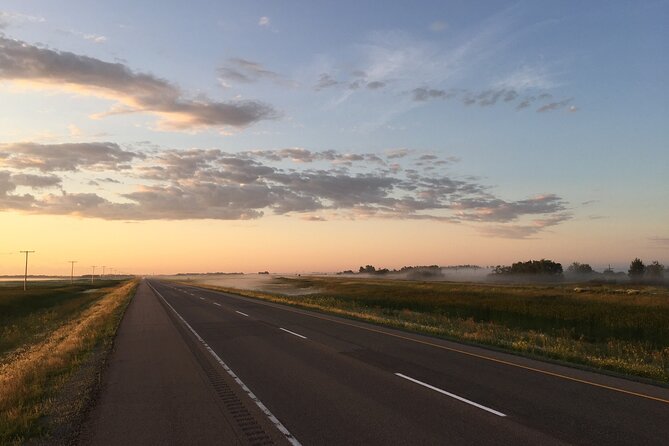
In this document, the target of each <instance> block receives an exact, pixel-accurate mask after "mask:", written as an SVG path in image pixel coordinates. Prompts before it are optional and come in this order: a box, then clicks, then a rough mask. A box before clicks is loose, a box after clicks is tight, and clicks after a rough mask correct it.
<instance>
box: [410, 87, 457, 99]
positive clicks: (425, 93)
mask: <svg viewBox="0 0 669 446" xmlns="http://www.w3.org/2000/svg"><path fill="white" fill-rule="evenodd" d="M411 93H412V94H413V100H414V101H416V102H424V101H427V100H428V99H447V98H449V97H453V95H451V93H447V92H446V91H445V90H439V89H436V88H425V87H418V88H414V89H413V90H412V91H411Z"/></svg>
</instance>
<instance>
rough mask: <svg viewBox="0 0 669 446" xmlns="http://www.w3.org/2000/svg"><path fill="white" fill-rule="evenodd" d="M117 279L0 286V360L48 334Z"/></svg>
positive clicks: (93, 300)
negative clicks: (24, 286)
mask: <svg viewBox="0 0 669 446" xmlns="http://www.w3.org/2000/svg"><path fill="white" fill-rule="evenodd" d="M117 283H118V282H117V281H107V280H105V281H96V282H94V283H93V284H91V283H90V282H88V281H80V282H75V283H74V284H70V282H69V281H39V282H33V283H29V284H28V290H27V291H23V283H22V282H21V283H19V282H5V283H2V284H1V285H0V362H2V359H3V357H5V356H6V355H7V354H10V353H11V352H12V351H15V350H17V349H20V348H21V347H22V346H25V345H30V344H32V343H34V342H36V341H38V340H39V339H41V338H43V337H44V336H46V335H47V334H48V333H50V332H51V331H52V330H53V329H54V328H55V327H58V326H59V325H60V324H61V323H62V322H63V321H65V320H67V319H69V318H71V317H72V316H74V315H76V314H78V313H80V312H81V311H83V310H84V309H86V308H87V307H88V306H89V305H90V304H91V303H93V302H95V301H96V300H97V299H98V298H100V296H102V295H103V294H104V293H105V292H107V291H108V290H106V288H108V287H110V286H113V285H115V284H117Z"/></svg>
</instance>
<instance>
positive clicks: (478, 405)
mask: <svg viewBox="0 0 669 446" xmlns="http://www.w3.org/2000/svg"><path fill="white" fill-rule="evenodd" d="M395 375H397V376H399V377H400V378H404V379H406V380H408V381H411V382H413V383H416V384H418V385H420V386H423V387H426V388H428V389H430V390H434V391H435V392H439V393H441V394H443V395H446V396H449V397H451V398H453V399H456V400H458V401H461V402H463V403H466V404H469V405H471V406H474V407H477V408H479V409H481V410H485V411H486V412H490V413H491V414H494V415H497V416H498V417H506V414H504V413H502V412H500V411H497V410H495V409H491V408H490V407H487V406H484V405H483V404H479V403H475V402H474V401H472V400H468V399H467V398H463V397H461V396H459V395H456V394H454V393H451V392H447V391H446V390H444V389H440V388H439V387H435V386H433V385H430V384H428V383H425V382H423V381H419V380H417V379H415V378H412V377H410V376H407V375H404V374H402V373H395Z"/></svg>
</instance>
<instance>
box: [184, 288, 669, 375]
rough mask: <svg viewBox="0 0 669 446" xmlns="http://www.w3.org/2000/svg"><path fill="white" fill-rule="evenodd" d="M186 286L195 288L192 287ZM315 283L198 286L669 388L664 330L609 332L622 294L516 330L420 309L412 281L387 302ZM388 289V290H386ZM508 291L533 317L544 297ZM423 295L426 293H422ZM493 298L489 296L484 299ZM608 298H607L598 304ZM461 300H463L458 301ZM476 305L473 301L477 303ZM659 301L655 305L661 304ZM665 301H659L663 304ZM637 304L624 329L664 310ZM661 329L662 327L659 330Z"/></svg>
mask: <svg viewBox="0 0 669 446" xmlns="http://www.w3.org/2000/svg"><path fill="white" fill-rule="evenodd" d="M286 280H293V279H286ZM305 280H307V281H308V280H309V279H302V281H303V282H304V281H305ZM342 283H344V282H342ZM184 284H187V285H193V283H192V282H191V283H184ZM301 285H303V284H301ZM301 285H300V284H299V281H298V288H301V289H302V288H304V286H301ZM312 285H313V286H314V287H315V288H319V291H318V292H317V293H314V294H300V295H284V294H275V293H268V292H264V291H255V290H243V289H237V288H230V287H222V286H216V285H206V284H197V286H200V287H203V288H210V289H215V290H219V291H224V292H229V293H233V294H238V295H242V296H247V297H253V298H258V299H263V300H267V301H271V302H276V303H281V304H287V305H291V306H295V307H299V308H304V309H309V310H316V311H320V312H323V313H329V314H334V315H338V316H343V317H346V318H351V319H357V320H361V321H365V322H370V323H374V324H378V325H383V326H388V327H392V328H399V329H402V330H406V331H411V332H416V333H421V334H427V335H431V336H436V337H442V338H446V339H453V340H461V341H465V342H469V343H473V344H480V345H484V346H485V345H487V346H492V347H495V348H500V349H502V350H507V351H510V352H513V353H517V354H521V355H523V356H528V357H534V358H538V359H542V358H545V359H549V360H556V361H558V362H567V363H571V364H576V365H581V366H586V367H588V368H594V369H598V370H601V371H610V372H614V373H620V374H623V375H628V376H631V377H640V378H645V379H650V380H652V381H655V382H658V383H664V384H667V383H669V345H667V343H666V342H664V338H665V337H666V336H664V335H663V336H660V335H661V333H659V332H658V333H655V335H656V336H654V335H653V333H652V331H653V330H654V328H652V327H651V328H650V332H649V331H648V327H646V331H645V332H644V334H643V336H635V332H636V328H635V327H632V329H631V330H619V329H616V328H615V327H614V326H613V325H611V326H609V324H610V323H611V320H610V318H611V316H610V313H611V312H613V313H616V312H619V311H620V310H621V309H624V308H627V306H619V304H620V299H619V298H618V297H617V296H611V297H610V298H609V297H607V296H594V297H593V299H596V300H598V302H596V305H595V308H594V311H603V313H602V314H603V316H602V318H601V320H600V319H597V318H592V314H589V313H580V312H579V311H578V309H577V308H573V309H572V311H570V313H572V314H576V315H578V317H579V318H580V319H583V320H582V321H580V320H569V321H563V322H564V323H562V324H556V321H555V317H558V316H555V317H554V318H553V320H550V319H549V320H548V323H546V324H543V318H541V323H540V324H538V325H537V326H535V327H533V328H528V327H527V326H523V324H520V326H518V325H516V326H514V325H513V324H512V323H508V322H509V321H508V320H505V318H504V315H502V317H500V318H499V319H498V320H496V319H495V318H496V316H497V315H496V314H495V313H494V312H492V314H493V315H492V316H491V317H490V318H489V319H488V320H481V319H477V318H476V317H471V316H468V315H463V314H462V313H461V311H460V310H461V309H462V307H458V311H452V310H453V308H452V307H451V308H449V304H448V303H443V302H442V303H441V304H439V305H437V306H435V307H434V308H431V309H429V308H428V309H422V310H421V308H422V307H424V306H425V303H426V302H429V299H428V298H427V297H426V296H422V297H420V296H419V297H412V290H410V289H408V288H409V287H411V286H422V284H420V283H417V284H411V283H410V282H407V283H405V284H396V285H397V286H399V287H402V286H406V287H407V289H402V290H400V291H398V293H399V294H402V293H404V294H405V295H404V296H403V297H402V298H401V299H397V298H395V299H393V298H392V297H390V296H387V295H386V296H385V297H384V298H383V299H380V298H379V296H378V295H377V292H378V290H375V289H373V288H371V287H373V286H374V283H370V284H369V285H370V288H366V287H361V286H360V285H362V284H357V285H356V288H357V287H359V286H360V287H359V289H356V291H355V292H348V291H346V290H345V289H343V288H340V289H339V292H338V290H337V288H338V287H337V285H336V283H335V282H334V281H321V280H320V279H315V280H313V284H312ZM386 285H387V284H384V286H386ZM453 288H454V289H457V290H458V293H461V292H463V291H467V289H469V288H471V289H474V290H476V292H477V293H479V292H481V288H482V287H480V286H478V285H474V284H472V285H470V284H455V285H454V287H453ZM488 291H489V292H490V293H493V294H494V293H496V292H497V291H496V289H495V288H490V289H489V290H488ZM502 291H503V292H504V293H506V295H505V297H504V299H507V300H511V301H513V300H517V302H516V304H517V306H518V307H521V308H520V309H521V312H522V311H531V310H527V308H530V307H528V306H527V302H528V300H529V301H531V300H534V299H533V296H531V295H529V296H528V294H531V293H537V297H538V298H540V297H541V296H540V293H542V292H545V291H546V290H543V289H541V288H537V289H536V290H534V289H530V288H528V289H525V288H523V287H518V290H515V289H514V288H511V287H505V288H504V290H502ZM514 293H518V296H514ZM523 293H525V295H523ZM417 294H420V292H418V293H417ZM579 296H580V295H579ZM489 297H490V296H485V298H486V299H488V298H489ZM581 297H582V298H583V302H584V306H587V305H589V304H592V302H589V303H588V302H586V299H588V298H587V297H585V296H581ZM602 298H603V299H604V300H603V301H601V302H599V301H600V300H602ZM402 299H404V300H405V301H404V303H401V302H400V301H401V300H402ZM460 299H461V298H460V297H458V298H457V299H455V300H460ZM467 300H469V299H467ZM471 300H472V301H474V300H475V299H471ZM558 300H560V299H552V298H548V299H545V300H544V301H543V302H544V303H543V306H545V307H546V308H540V309H538V311H539V312H542V313H546V312H548V313H550V312H551V311H553V310H555V309H557V308H559V306H561V305H562V304H563V303H560V302H557V301H558ZM638 300H639V297H638V296H633V300H632V301H633V302H637V301H638ZM653 300H654V301H657V299H653ZM662 300H663V299H660V301H662ZM554 301H555V302H554ZM384 302H385V304H384ZM489 303H490V301H487V302H481V303H480V306H482V307H483V306H488V305H489ZM473 305H478V304H473ZM501 305H502V306H508V305H511V304H510V303H509V302H504V303H502V304H501ZM551 305H554V307H551ZM574 305H578V304H577V303H576V304H574ZM607 306H610V307H611V309H608V308H606V307H607ZM633 306H635V307H637V308H636V310H637V311H638V312H642V313H643V314H634V315H630V317H629V318H628V319H625V318H627V315H625V314H620V319H621V321H620V324H621V325H623V326H624V325H626V324H628V323H631V322H634V323H636V320H637V319H639V317H640V316H643V315H644V314H645V313H648V314H647V316H648V317H649V318H653V316H657V314H655V313H657V312H658V308H656V307H655V306H654V305H647V303H645V302H643V303H634V304H633ZM665 306H667V307H669V302H667V303H666V304H662V307H661V308H662V309H663V311H664V312H666V308H664V307H665ZM412 307H414V308H412ZM449 310H450V311H449ZM489 310H490V307H488V308H486V313H491V312H490V311H489ZM516 310H517V309H515V308H511V309H510V313H514V314H516V315H518V314H517V311H516ZM628 310H629V308H628ZM557 313H559V311H558V312H556V314H557ZM584 321H585V322H587V324H586V326H587V325H592V324H594V325H595V326H594V327H588V331H592V332H593V333H597V334H598V335H597V336H592V337H589V336H587V335H583V334H582V333H581V332H580V330H579V329H576V328H573V327H575V326H579V324H581V323H582V322H584ZM647 322H650V320H647ZM525 325H527V324H525ZM560 325H561V326H560ZM581 325H582V324H581ZM599 325H601V326H599ZM614 325H615V324H614ZM664 328H666V327H664ZM658 330H661V329H660V328H658ZM607 331H610V333H611V334H612V335H611V336H602V335H601V334H602V333H606V332H607ZM657 339H662V341H661V342H657Z"/></svg>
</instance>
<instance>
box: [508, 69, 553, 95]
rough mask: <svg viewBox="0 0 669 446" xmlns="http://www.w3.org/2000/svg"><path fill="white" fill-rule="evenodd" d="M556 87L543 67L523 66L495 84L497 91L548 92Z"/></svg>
mask: <svg viewBox="0 0 669 446" xmlns="http://www.w3.org/2000/svg"><path fill="white" fill-rule="evenodd" d="M557 86H558V85H557V83H556V82H555V81H554V80H553V79H552V76H551V74H550V73H549V72H548V70H547V69H546V68H545V67H543V66H531V65H524V66H522V67H520V68H519V69H517V70H516V71H513V72H511V73H509V74H508V75H507V76H506V77H504V78H502V79H500V80H499V81H497V82H496V83H495V87H496V88H498V89H507V90H517V91H524V90H535V91H536V90H550V89H551V88H555V87H557Z"/></svg>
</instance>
